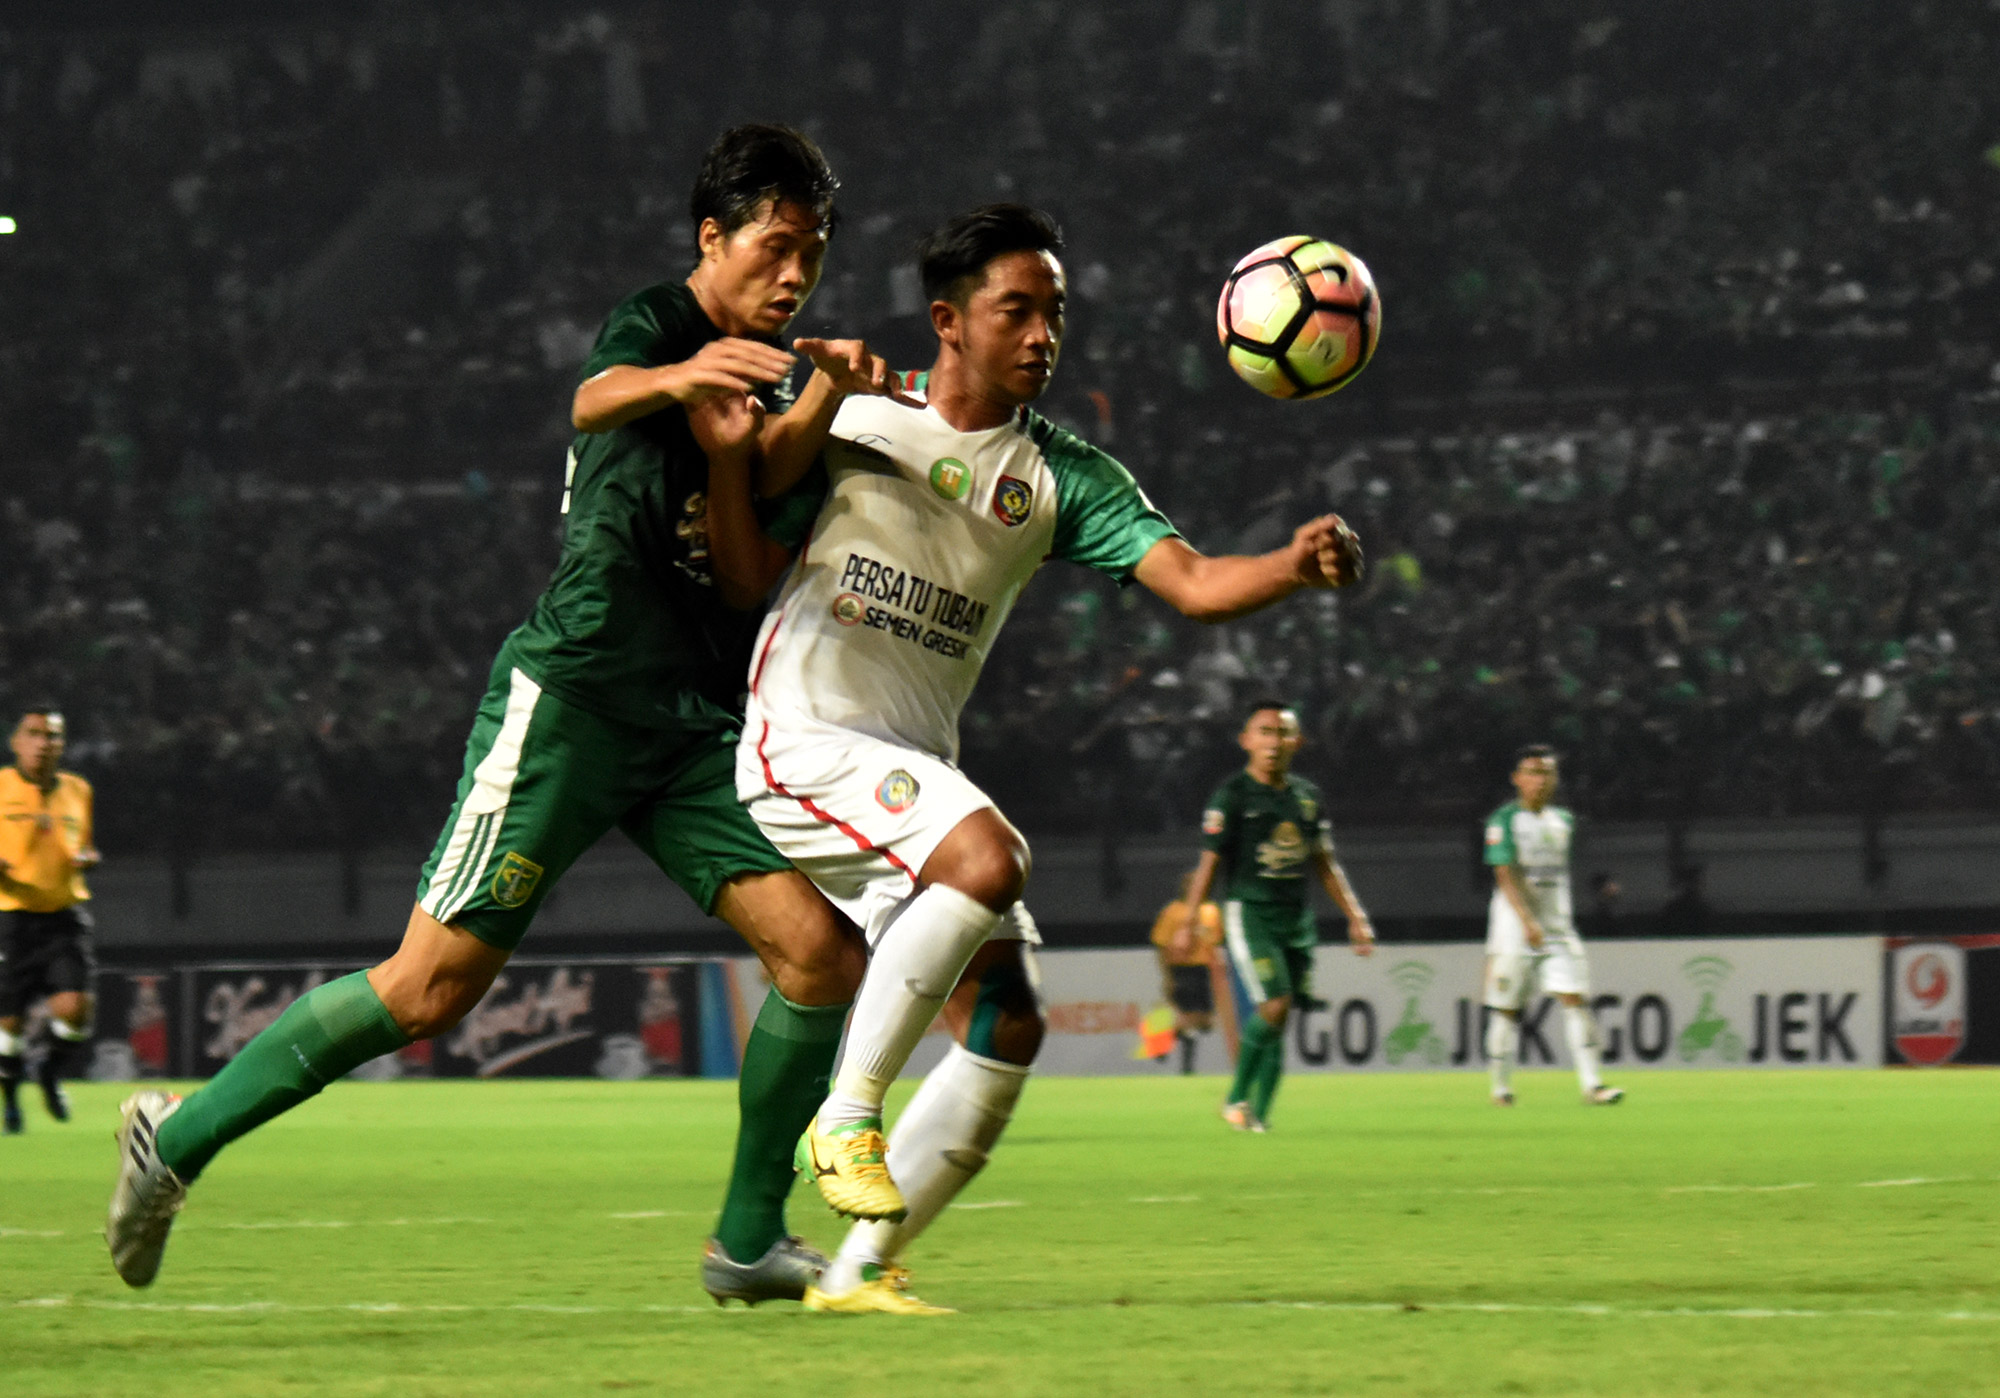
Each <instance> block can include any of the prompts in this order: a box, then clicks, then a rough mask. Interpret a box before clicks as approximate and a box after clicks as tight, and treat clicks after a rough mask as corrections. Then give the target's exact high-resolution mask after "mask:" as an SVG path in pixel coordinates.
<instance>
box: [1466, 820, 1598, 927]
mask: <svg viewBox="0 0 2000 1398" xmlns="http://www.w3.org/2000/svg"><path fill="white" fill-rule="evenodd" d="M1575 834H1576V817H1575V816H1573V815H1571V814H1570V813H1569V812H1568V811H1567V810H1565V809H1564V808H1563V807H1561V806H1544V807H1542V809H1541V810H1540V811H1531V810H1529V809H1528V808H1527V807H1526V806H1523V805H1522V804H1521V803H1520V802H1519V801H1509V802H1508V803H1507V804H1506V805H1504V806H1502V807H1501V808H1500V809H1499V810H1497V811H1495V812H1494V813H1493V814H1492V815H1490V816H1488V817H1487V820H1486V862H1487V863H1488V864H1489V865H1500V864H1512V865H1515V866H1516V867H1517V868H1519V870H1520V878H1521V891H1522V892H1523V893H1524V894H1525V895H1526V896H1527V900H1528V907H1529V908H1530V909H1531V910H1532V911H1533V912H1534V914H1535V920H1536V921H1537V922H1539V923H1541V924H1542V928H1543V930H1544V931H1546V932H1548V933H1550V934H1551V935H1574V934H1575V931H1576V923H1575V919H1574V917H1573V915H1572V911H1571V906H1570V886H1569V851H1570V842H1571V841H1572V839H1573V838H1574V837H1575ZM1492 910H1493V916H1495V917H1499V916H1502V915H1504V916H1505V917H1506V918H1508V919H1511V918H1512V917H1513V915H1514V910H1513V908H1512V906H1511V905H1509V904H1508V902H1507V899H1506V896H1505V895H1504V894H1502V893H1501V892H1500V891H1499V890H1498V889H1497V888H1496V889H1495V890H1494V892H1493V901H1492Z"/></svg>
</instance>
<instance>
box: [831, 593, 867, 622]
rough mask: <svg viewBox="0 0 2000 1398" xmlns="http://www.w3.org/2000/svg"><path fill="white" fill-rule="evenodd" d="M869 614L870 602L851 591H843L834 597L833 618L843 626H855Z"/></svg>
mask: <svg viewBox="0 0 2000 1398" xmlns="http://www.w3.org/2000/svg"><path fill="white" fill-rule="evenodd" d="M867 614H868V604H867V603H866V602H864V601H862V600H861V599H860V598H859V597H857V596H855V595H854V594H853V593H851V592H843V593H841V594H840V596H838V597H836V598H834V599H833V619H834V620H835V621H837V622H839V623H840V624H841V625H842V626H853V625H854V624H855V623H856V622H858V621H860V620H861V618H862V617H864V616H866V615H867Z"/></svg>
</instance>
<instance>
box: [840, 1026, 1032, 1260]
mask: <svg viewBox="0 0 2000 1398" xmlns="http://www.w3.org/2000/svg"><path fill="white" fill-rule="evenodd" d="M1027 1081H1028V1070H1027V1069H1026V1068H1024V1067H1022V1066H1021V1065H1020V1064H1018V1063H1003V1062H1001V1061H1000V1060H999V1059H997V1058H982V1057H980V1056H979V1055H978V1054H976V1053H970V1052H968V1051H967V1050H965V1049H963V1048H961V1047H959V1046H958V1045H957V1044H953V1045H952V1047H951V1051H950V1052H948V1053H947V1054H945V1056H944V1061H943V1062H942V1063H940V1064H938V1065H937V1067H935V1068H933V1069H931V1071H930V1075H929V1076H928V1077H926V1078H925V1079H924V1085H923V1086H922V1087H920V1088H918V1089H917V1095H916V1096H915V1097H912V1098H911V1099H910V1105H909V1106H907V1107H905V1108H904V1109H903V1114H902V1115H901V1116H899V1117H897V1118H896V1129H895V1131H893V1132H892V1133H891V1134H890V1136H889V1160H888V1164H889V1175H890V1177H891V1178H892V1179H894V1180H895V1181H896V1184H897V1186H898V1187H899V1188H900V1189H901V1190H902V1191H903V1202H904V1203H906V1204H908V1205H909V1209H910V1212H909V1213H908V1215H906V1216H905V1217H904V1219H903V1221H902V1222H901V1223H890V1222H887V1221H881V1222H875V1223H857V1224H855V1225H854V1227H853V1228H851V1229H849V1230H848V1233H847V1238H846V1240H845V1241H844V1242H842V1243H841V1245H840V1251H839V1253H838V1254H836V1255H835V1257H834V1259H833V1261H832V1262H831V1263H830V1264H828V1266H827V1270H826V1276H825V1277H824V1278H823V1279H822V1280H821V1282H820V1288H821V1289H822V1290H823V1291H825V1292H826V1293H827V1294H828V1295H835V1296H837V1295H839V1294H840V1293H841V1292H843V1291H851V1290H853V1289H854V1288H855V1287H856V1286H858V1285H860V1283H861V1269H862V1268H863V1267H864V1266H866V1265H868V1264H870V1263H873V1264H875V1265H877V1266H880V1265H881V1264H882V1263H885V1262H893V1261H895V1260H896V1259H897V1258H898V1257H901V1256H902V1255H903V1250H904V1249H905V1248H907V1247H909V1245H910V1244H911V1243H913V1242H915V1241H916V1239H917V1235H918V1234H920V1233H922V1232H923V1231H924V1229H926V1228H928V1227H929V1226H930V1224H931V1222H932V1220H934V1219H935V1218H936V1217H937V1216H938V1215H939V1214H941V1213H943V1212H944V1207H945V1205H947V1204H949V1203H950V1202H951V1201H952V1200H953V1199H956V1198H957V1197H958V1194H959V1191H960V1190H962V1189H964V1188H965V1187H966V1185H968V1184H970V1183H971V1182H972V1177H973V1176H974V1175H977V1174H978V1173H979V1172H980V1170H982V1169H983V1168H985V1165H986V1159H987V1157H988V1156H989V1155H990V1154H991V1153H992V1151H993V1147H994V1144H995V1143H996V1142H998V1141H999V1139H1000V1133H1001V1132H1002V1131H1005V1130H1006V1129H1007V1122H1008V1120H1009V1119H1010V1118H1011V1117H1012V1116H1013V1115H1014V1104H1015V1103H1016V1102H1017V1101H1019V1100H1020V1097H1021V1089H1022V1088H1023V1087H1024V1086H1025V1085H1026V1084H1027Z"/></svg>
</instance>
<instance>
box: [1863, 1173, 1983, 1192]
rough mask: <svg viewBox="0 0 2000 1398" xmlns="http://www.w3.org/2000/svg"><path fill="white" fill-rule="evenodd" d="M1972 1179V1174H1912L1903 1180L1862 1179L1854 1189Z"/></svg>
mask: <svg viewBox="0 0 2000 1398" xmlns="http://www.w3.org/2000/svg"><path fill="white" fill-rule="evenodd" d="M1974 1179H1975V1177H1974V1176H1972V1175H1945V1176H1943V1177H1941V1178H1936V1179H1933V1178H1930V1177H1928V1176H1925V1175H1912V1176H1910V1177H1909V1178H1908V1179H1904V1180H1863V1181H1861V1183H1860V1184H1858V1185H1856V1186H1855V1188H1856V1189H1903V1188H1907V1187H1908V1186H1910V1185H1917V1184H1971V1183H1973V1182H1974Z"/></svg>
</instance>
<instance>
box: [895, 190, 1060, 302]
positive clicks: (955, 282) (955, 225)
mask: <svg viewBox="0 0 2000 1398" xmlns="http://www.w3.org/2000/svg"><path fill="white" fill-rule="evenodd" d="M1062 250H1063V235H1062V229H1060V228H1058V227H1057V226H1056V221H1055V220H1054V219H1052V218H1050V217H1049V216H1048V215H1047V214H1045V213H1043V212H1042V211H1041V210H1040V209H1031V208H1029V207H1028V206H1027V205H1026V204H987V205H984V206H983V207H981V208H977V209H973V210H971V211H969V212H967V213H962V214H960V215H958V217H956V218H954V219H951V220H949V221H947V222H946V223H945V224H944V225H943V226H942V227H940V228H937V229H934V230H932V232H931V233H930V234H929V235H928V236H926V237H925V238H924V240H923V241H922V242H921V243H918V244H917V265H918V268H919V269H920V270H921V272H922V274H923V281H924V297H925V299H926V300H930V301H949V302H951V304H952V305H954V306H959V307H963V306H964V305H965V303H966V300H967V299H968V298H969V297H970V296H971V295H972V293H973V292H974V291H977V290H978V289H979V284H980V283H981V282H982V281H984V280H985V272H986V264H987V263H989V262H991V261H992V260H993V259H994V258H996V257H1002V256H1005V255H1006V254H1007V253H1010V252H1046V253H1052V254H1054V255H1055V256H1057V257H1061V256H1062Z"/></svg>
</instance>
